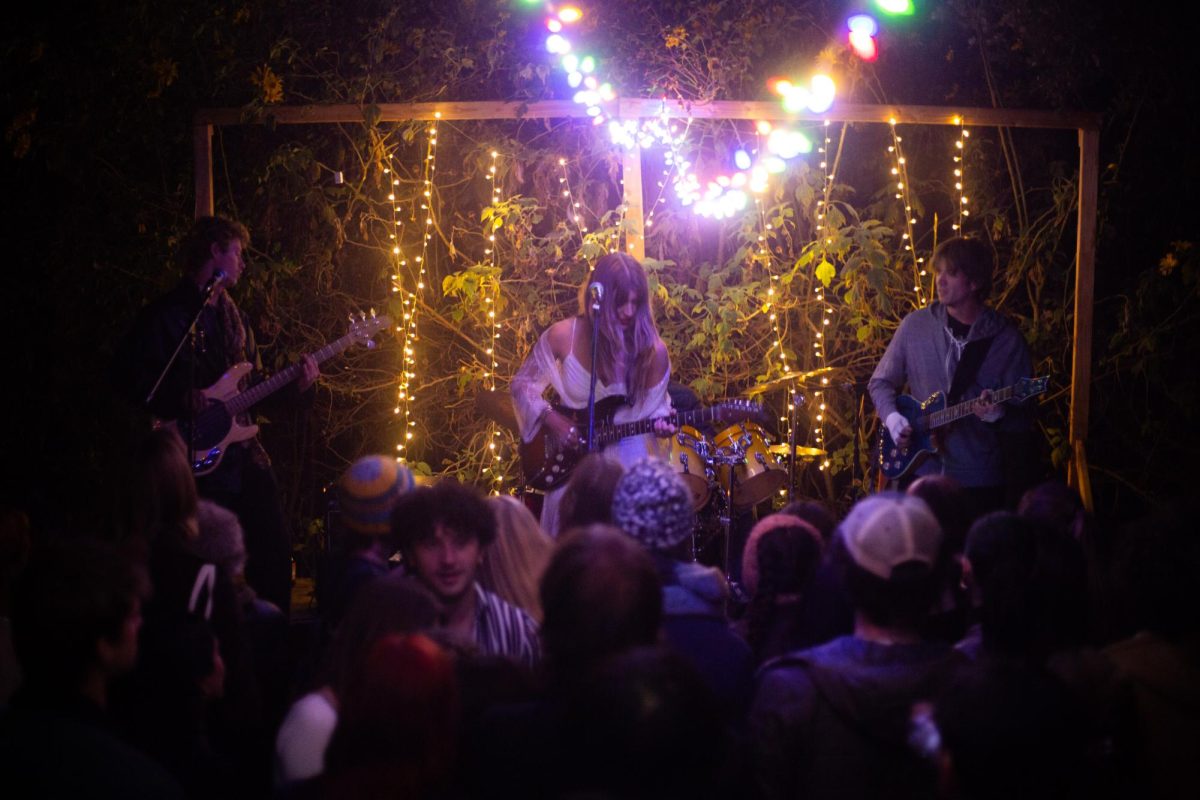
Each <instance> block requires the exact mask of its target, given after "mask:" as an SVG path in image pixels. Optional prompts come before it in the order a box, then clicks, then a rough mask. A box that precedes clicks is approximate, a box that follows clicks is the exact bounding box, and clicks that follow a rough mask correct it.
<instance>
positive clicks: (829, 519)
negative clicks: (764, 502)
mask: <svg viewBox="0 0 1200 800" xmlns="http://www.w3.org/2000/svg"><path fill="white" fill-rule="evenodd" d="M779 513H780V514H787V515H788V516H790V517H799V518H800V519H801V520H802V521H804V522H807V523H808V524H809V525H812V526H813V527H814V528H816V530H817V533H819V534H821V541H822V542H824V543H825V546H826V547H829V544H830V543H831V542H832V541H833V534H834V532H835V531H836V530H837V524H838V520H837V517H835V516H834V515H833V512H832V511H830V510H829V506H827V505H825V504H824V503H822V502H821V501H819V500H793V501H792V502H790V503H788V504H787V505H785V506H784V507H783V508H781V509H779Z"/></svg>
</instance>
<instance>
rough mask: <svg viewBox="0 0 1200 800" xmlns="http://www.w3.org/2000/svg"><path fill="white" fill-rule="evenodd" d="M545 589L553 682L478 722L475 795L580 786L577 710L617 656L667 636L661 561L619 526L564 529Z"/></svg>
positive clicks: (471, 777) (470, 768) (538, 794)
mask: <svg viewBox="0 0 1200 800" xmlns="http://www.w3.org/2000/svg"><path fill="white" fill-rule="evenodd" d="M540 595H541V601H542V608H543V609H544V610H545V618H544V620H543V623H542V628H541V637H542V648H543V653H544V660H543V664H542V666H543V672H544V676H545V687H544V691H543V692H542V693H541V694H540V695H539V696H537V697H534V698H532V699H529V700H527V701H525V702H516V703H508V704H501V705H499V706H498V707H494V708H492V709H490V711H489V712H488V713H487V714H485V715H484V717H483V719H482V720H481V721H480V724H479V725H478V726H477V727H476V728H475V729H474V730H473V731H471V734H472V735H471V736H470V738H469V739H468V740H467V743H466V746H465V750H464V766H463V769H462V772H463V774H464V776H465V779H466V784H467V785H466V787H465V790H466V794H467V796H487V795H491V796H496V797H504V796H516V795H520V796H522V797H527V798H554V797H562V796H564V794H565V793H566V792H567V790H568V788H569V787H576V786H577V785H578V778H579V776H578V775H577V774H576V769H575V763H576V762H575V761H574V759H576V758H578V757H579V755H580V754H579V753H578V752H577V751H578V750H579V749H580V746H579V743H578V742H577V741H574V740H570V739H569V738H568V728H567V726H566V720H567V714H568V709H569V708H570V707H571V705H572V703H573V702H574V701H575V699H576V698H577V697H578V696H579V695H580V694H582V693H586V692H587V691H588V687H589V685H590V683H589V682H590V681H591V679H592V676H593V675H594V674H595V673H596V671H597V670H598V669H600V668H601V667H602V665H603V664H605V662H606V661H607V660H608V659H609V658H611V657H614V656H619V655H621V654H623V653H628V652H630V651H633V650H635V649H637V648H642V647H649V646H652V645H654V644H656V643H657V641H658V638H659V635H660V631H661V624H662V585H661V583H660V581H659V577H658V570H657V569H656V568H655V566H654V562H653V561H652V560H651V558H650V556H649V554H648V553H647V552H646V551H645V550H644V549H643V548H641V547H640V546H639V545H638V544H637V543H636V542H634V541H633V540H632V539H630V538H629V537H628V536H626V535H625V534H624V533H623V532H621V530H620V529H618V528H615V527H612V526H610V525H601V524H594V525H589V526H588V527H586V528H574V529H571V530H568V531H564V533H563V536H562V537H561V538H560V539H559V541H558V545H557V547H556V548H555V551H554V554H553V555H552V556H551V559H550V564H549V566H547V568H546V572H545V574H544V575H543V576H542V584H541V588H540ZM609 766H610V768H611V765H609Z"/></svg>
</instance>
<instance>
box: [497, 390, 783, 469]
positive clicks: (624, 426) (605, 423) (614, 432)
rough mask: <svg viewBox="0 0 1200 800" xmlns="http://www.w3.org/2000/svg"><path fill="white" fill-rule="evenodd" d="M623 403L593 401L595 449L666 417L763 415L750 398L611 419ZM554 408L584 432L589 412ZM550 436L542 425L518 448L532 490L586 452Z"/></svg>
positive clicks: (688, 421) (700, 420)
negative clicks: (629, 419)
mask: <svg viewBox="0 0 1200 800" xmlns="http://www.w3.org/2000/svg"><path fill="white" fill-rule="evenodd" d="M624 405H626V401H625V398H624V397H621V396H619V395H617V396H613V397H606V398H604V399H603V400H600V401H599V402H597V403H596V442H595V443H596V450H597V451H599V450H601V449H603V448H604V447H605V445H609V444H612V443H613V442H618V441H620V440H621V439H625V438H628V437H630V436H637V435H639V434H643V433H653V432H654V423H655V422H657V421H658V420H659V419H665V420H668V421H669V422H671V423H673V424H675V425H676V426H683V425H692V426H695V425H697V424H704V423H708V422H714V421H717V420H720V421H722V422H741V421H742V420H745V419H749V418H751V417H761V416H762V406H761V405H759V404H758V403H753V402H751V401H749V400H726V401H724V402H721V403H717V404H716V405H715V406H710V407H708V408H697V409H694V410H692V411H678V412H676V413H674V414H671V415H670V416H666V417H658V418H656V419H643V420H638V421H637V422H624V423H615V422H613V419H612V418H613V415H614V414H615V413H616V412H617V410H618V409H619V408H621V407H622V406H624ZM554 410H555V411H557V412H558V413H559V414H562V415H563V416H565V417H569V418H570V419H571V420H573V421H574V423H575V427H576V428H577V429H578V430H579V433H580V435H581V436H586V435H587V424H588V411H587V409H586V408H580V409H576V408H566V407H564V406H554ZM552 439H553V437H551V436H549V435H548V434H547V433H546V428H545V426H542V428H540V429H539V430H538V432H537V435H535V436H534V437H533V439H532V440H530V441H528V442H522V443H521V445H520V447H519V448H518V452H519V454H520V456H521V470H522V472H524V474H525V483H526V485H528V486H531V487H532V488H534V489H541V490H542V491H549V490H551V489H554V488H556V487H558V486H560V485H562V484H563V483H564V482H565V481H566V479H567V478H568V477H569V476H570V475H571V471H572V470H574V469H575V466H576V465H577V464H578V463H579V462H580V460H581V459H582V458H583V457H584V456H585V455H587V448H586V446H562V445H557V446H556V444H552V443H551V440H552Z"/></svg>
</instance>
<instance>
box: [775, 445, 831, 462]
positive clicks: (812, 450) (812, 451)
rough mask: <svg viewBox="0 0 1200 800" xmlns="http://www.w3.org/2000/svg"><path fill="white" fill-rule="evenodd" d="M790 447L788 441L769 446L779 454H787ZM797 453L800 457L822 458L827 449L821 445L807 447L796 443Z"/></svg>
mask: <svg viewBox="0 0 1200 800" xmlns="http://www.w3.org/2000/svg"><path fill="white" fill-rule="evenodd" d="M790 449H791V448H790V447H788V445H787V443H786V442H784V443H783V444H773V445H771V446H770V447H768V448H767V450H769V451H771V452H772V453H774V454H775V455H777V456H786V455H787V454H788V451H789V450H790ZM796 455H798V456H799V457H800V458H820V457H821V456H823V455H825V451H824V450H822V449H821V448H819V447H805V446H804V445H802V444H798V445H796Z"/></svg>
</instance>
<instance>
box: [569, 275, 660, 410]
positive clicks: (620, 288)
mask: <svg viewBox="0 0 1200 800" xmlns="http://www.w3.org/2000/svg"><path fill="white" fill-rule="evenodd" d="M593 283H598V284H600V285H601V286H603V287H604V295H603V297H601V299H600V311H599V313H598V314H594V312H593V311H592V303H591V300H590V298H589V297H588V287H589V286H591V285H592V284H593ZM630 297H633V298H634V301H635V303H636V305H637V312H636V314H635V316H634V321H633V326H632V328H631V329H630V330H626V329H625V328H624V326H622V325H621V323H620V320H618V319H617V309H618V308H620V307H621V306H622V305H624V304H625V303H626V302H627V300H628V298H630ZM579 313H580V314H582V315H583V317H584V318H585V319H587V320H589V321H590V322H592V335H593V336H596V335H598V336H599V340H598V341H597V342H596V362H597V363H596V364H593V365H592V368H593V369H596V370H598V374H599V376H600V377H601V378H602V379H603V380H604V382H605V383H613V382H614V381H616V380H619V379H623V380H624V381H625V390H626V392H627V393H628V400H629V401H630V403H632V404H634V405H636V404H637V403H638V402H639V401H640V400H641V399H642V398H643V397H644V396H645V395H646V392H647V391H649V389H650V381H651V378H652V377H653V376H652V375H651V371H652V369H653V364H654V351H655V348H656V346H657V345H658V342H659V336H658V328H657V327H656V326H655V324H654V315H653V314H651V313H650V288H649V285H648V283H647V282H646V272H645V270H644V269H642V265H641V264H640V263H639V262H638V260H637V259H636V258H634V257H632V256H628V255H625V254H624V253H609V254H608V255H606V256H604V257H602V258H600V259H599V260H598V261H597V262H596V268H595V269H594V270H592V272H591V273H590V274H589V275H588V276H587V280H586V281H584V283H583V286H581V287H580V289H579ZM593 316H594V317H595V319H593ZM626 354H627V355H629V356H632V357H631V358H629V359H628V360H627V362H626V365H625V374H624V375H617V374H616V365H617V362H618V361H619V360H620V357H621V356H622V355H626Z"/></svg>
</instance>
